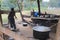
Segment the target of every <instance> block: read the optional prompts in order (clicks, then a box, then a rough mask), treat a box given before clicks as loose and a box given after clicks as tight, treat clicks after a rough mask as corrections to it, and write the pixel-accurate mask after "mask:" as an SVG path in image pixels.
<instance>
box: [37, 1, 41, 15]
mask: <svg viewBox="0 0 60 40" xmlns="http://www.w3.org/2000/svg"><path fill="white" fill-rule="evenodd" d="M37 4H38V12H39V15H40V13H41V10H40V0H37Z"/></svg>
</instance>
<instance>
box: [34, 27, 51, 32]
mask: <svg viewBox="0 0 60 40" xmlns="http://www.w3.org/2000/svg"><path fill="white" fill-rule="evenodd" d="M33 30H35V31H39V32H47V31H50V30H51V29H50V27H45V26H35V27H33Z"/></svg>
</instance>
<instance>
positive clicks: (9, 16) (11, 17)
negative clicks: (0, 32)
mask: <svg viewBox="0 0 60 40" xmlns="http://www.w3.org/2000/svg"><path fill="white" fill-rule="evenodd" d="M14 16H15V12H14V11H11V12H10V13H9V15H8V20H9V23H10V26H11V28H14V29H16V25H15V20H14Z"/></svg>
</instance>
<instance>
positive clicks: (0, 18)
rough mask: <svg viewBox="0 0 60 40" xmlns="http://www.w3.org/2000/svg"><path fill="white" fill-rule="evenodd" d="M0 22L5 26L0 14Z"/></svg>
mask: <svg viewBox="0 0 60 40" xmlns="http://www.w3.org/2000/svg"><path fill="white" fill-rule="evenodd" d="M0 22H1V25H3V22H2V16H1V13H0Z"/></svg>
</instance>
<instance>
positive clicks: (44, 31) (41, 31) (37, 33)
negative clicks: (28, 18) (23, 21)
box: [33, 26, 51, 40]
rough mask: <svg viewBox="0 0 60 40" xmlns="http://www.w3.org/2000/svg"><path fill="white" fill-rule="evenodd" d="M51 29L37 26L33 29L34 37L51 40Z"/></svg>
mask: <svg viewBox="0 0 60 40" xmlns="http://www.w3.org/2000/svg"><path fill="white" fill-rule="evenodd" d="M50 30H51V29H50V27H45V26H36V27H33V37H34V38H36V39H40V40H46V39H48V38H49V32H50Z"/></svg>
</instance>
